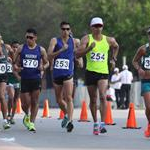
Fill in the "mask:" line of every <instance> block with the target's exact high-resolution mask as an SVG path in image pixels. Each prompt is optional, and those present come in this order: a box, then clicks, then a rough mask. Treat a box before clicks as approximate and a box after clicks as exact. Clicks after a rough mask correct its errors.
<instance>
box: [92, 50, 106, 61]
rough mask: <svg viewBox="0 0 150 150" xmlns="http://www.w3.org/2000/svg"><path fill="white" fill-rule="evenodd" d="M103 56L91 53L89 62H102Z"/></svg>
mask: <svg viewBox="0 0 150 150" xmlns="http://www.w3.org/2000/svg"><path fill="white" fill-rule="evenodd" d="M104 60H105V55H104V54H102V53H94V52H91V61H104Z"/></svg>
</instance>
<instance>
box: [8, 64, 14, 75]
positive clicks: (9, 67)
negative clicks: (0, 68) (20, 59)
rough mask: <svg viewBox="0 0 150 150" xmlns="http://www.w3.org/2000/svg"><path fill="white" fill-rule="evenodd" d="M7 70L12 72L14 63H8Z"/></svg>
mask: <svg viewBox="0 0 150 150" xmlns="http://www.w3.org/2000/svg"><path fill="white" fill-rule="evenodd" d="M7 72H8V73H12V72H13V71H12V64H11V63H7Z"/></svg>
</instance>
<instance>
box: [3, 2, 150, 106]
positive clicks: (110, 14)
mask: <svg viewBox="0 0 150 150" xmlns="http://www.w3.org/2000/svg"><path fill="white" fill-rule="evenodd" d="M149 10H150V0H96V1H91V0H0V33H1V34H2V36H3V40H4V42H5V43H8V44H9V43H10V42H11V41H13V40H18V41H19V43H23V42H24V34H25V31H26V29H27V28H29V27H33V28H35V29H36V30H37V32H38V43H39V44H41V45H42V46H44V47H45V48H46V49H47V48H48V45H49V41H50V39H51V38H52V37H55V36H58V35H59V24H60V22H61V21H62V20H66V21H68V22H70V23H71V26H72V32H73V34H74V37H77V38H81V37H82V36H83V35H85V34H86V33H89V32H90V29H89V22H90V19H91V18H92V17H95V16H99V17H101V18H102V19H103V21H104V30H103V34H105V35H107V36H113V37H115V38H116V40H117V42H118V43H119V46H120V52H119V56H118V61H117V64H116V66H117V67H118V68H120V70H121V68H122V65H123V64H127V65H128V66H129V70H130V71H132V73H133V74H134V81H135V82H136V81H137V82H138V80H139V77H138V75H137V72H136V71H135V70H134V69H133V66H132V63H131V61H132V59H133V56H134V54H135V52H136V51H137V48H138V47H139V46H141V45H143V44H145V43H147V42H148V38H147V35H146V32H145V31H146V29H147V27H149V26H150V19H149V17H150V11H149ZM77 74H78V76H79V78H80V79H79V81H78V82H79V85H80V86H79V87H81V86H82V85H83V86H84V71H83V70H82V71H81V70H78V73H77ZM138 84H139V83H138ZM136 85H137V84H136ZM43 86H44V88H45V89H44V90H45V91H44V92H45V94H44V95H43V96H42V97H41V100H42V99H44V98H45V97H48V98H49V99H51V101H54V102H52V106H53V104H54V106H55V100H54V99H55V98H54V92H53V88H52V82H51V75H50V70H49V69H48V70H47V72H46V74H45V81H44V82H43ZM134 86H135V85H134ZM82 90H83V92H84V96H81V97H80V98H79V97H78V98H77V97H76V99H83V98H85V97H86V89H82ZM44 92H43V93H44ZM50 92H51V94H48V93H50ZM135 92H136V90H135ZM43 93H42V94H43ZM82 94H83V93H82ZM135 94H136V93H134V95H135ZM77 95H78V96H79V95H80V94H77ZM77 105H78V104H77Z"/></svg>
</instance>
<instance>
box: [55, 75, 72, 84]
mask: <svg viewBox="0 0 150 150" xmlns="http://www.w3.org/2000/svg"><path fill="white" fill-rule="evenodd" d="M72 77H73V76H72V75H71V76H63V77H59V78H55V79H54V83H55V84H58V85H63V82H64V81H66V80H69V79H71V78H72Z"/></svg>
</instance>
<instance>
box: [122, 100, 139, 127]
mask: <svg viewBox="0 0 150 150" xmlns="http://www.w3.org/2000/svg"><path fill="white" fill-rule="evenodd" d="M140 128H141V127H137V123H136V118H135V109H134V103H130V105H129V113H128V119H127V123H126V127H123V129H140Z"/></svg>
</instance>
